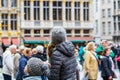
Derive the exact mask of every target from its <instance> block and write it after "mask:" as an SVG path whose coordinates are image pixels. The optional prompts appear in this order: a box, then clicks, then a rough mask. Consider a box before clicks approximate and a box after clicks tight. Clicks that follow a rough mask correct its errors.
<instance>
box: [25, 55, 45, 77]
mask: <svg viewBox="0 0 120 80" xmlns="http://www.w3.org/2000/svg"><path fill="white" fill-rule="evenodd" d="M42 65H43V61H42V60H41V59H39V58H34V57H33V58H30V59H29V60H28V62H27V68H28V74H29V75H30V76H41V75H42V74H43V72H42Z"/></svg>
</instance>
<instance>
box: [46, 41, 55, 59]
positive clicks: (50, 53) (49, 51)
mask: <svg viewBox="0 0 120 80" xmlns="http://www.w3.org/2000/svg"><path fill="white" fill-rule="evenodd" d="M55 46H56V44H54V43H50V44H49V45H48V48H47V53H48V57H51V55H52V52H53V50H54V48H55Z"/></svg>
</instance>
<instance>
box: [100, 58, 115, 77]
mask: <svg viewBox="0 0 120 80" xmlns="http://www.w3.org/2000/svg"><path fill="white" fill-rule="evenodd" d="M101 67H102V72H101V75H102V77H109V76H113V74H114V73H113V71H112V63H111V61H110V59H109V56H104V57H103V58H102V61H101Z"/></svg>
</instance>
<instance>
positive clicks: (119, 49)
mask: <svg viewBox="0 0 120 80" xmlns="http://www.w3.org/2000/svg"><path fill="white" fill-rule="evenodd" d="M117 48H118V50H117V52H118V53H117V57H116V61H117V65H118V69H119V71H120V44H119V45H118V47H117Z"/></svg>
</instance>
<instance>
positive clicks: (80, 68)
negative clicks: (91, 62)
mask: <svg viewBox="0 0 120 80" xmlns="http://www.w3.org/2000/svg"><path fill="white" fill-rule="evenodd" d="M74 52H75V57H76V61H77V64H78V66H77V74H76V75H77V80H80V71H82V65H81V64H80V62H79V59H78V49H77V48H75V50H74Z"/></svg>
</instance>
